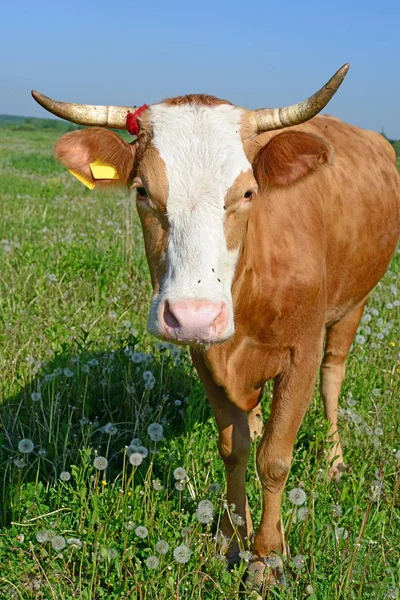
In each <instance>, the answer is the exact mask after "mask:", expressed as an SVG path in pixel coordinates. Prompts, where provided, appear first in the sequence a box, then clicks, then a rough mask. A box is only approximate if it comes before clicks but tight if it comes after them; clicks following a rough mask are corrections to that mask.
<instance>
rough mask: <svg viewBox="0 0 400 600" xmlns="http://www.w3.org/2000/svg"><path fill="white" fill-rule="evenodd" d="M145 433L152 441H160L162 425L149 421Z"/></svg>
mask: <svg viewBox="0 0 400 600" xmlns="http://www.w3.org/2000/svg"><path fill="white" fill-rule="evenodd" d="M147 433H148V434H149V436H150V439H152V440H153V442H160V441H161V440H162V439H163V426H162V425H159V424H158V423H151V425H149V426H148V428H147Z"/></svg>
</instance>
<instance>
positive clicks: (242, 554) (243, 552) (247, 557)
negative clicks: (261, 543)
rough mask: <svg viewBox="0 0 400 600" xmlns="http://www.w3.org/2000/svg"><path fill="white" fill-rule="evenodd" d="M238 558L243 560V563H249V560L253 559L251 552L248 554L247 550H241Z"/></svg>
mask: <svg viewBox="0 0 400 600" xmlns="http://www.w3.org/2000/svg"><path fill="white" fill-rule="evenodd" d="M239 558H241V559H242V560H244V561H245V562H250V561H251V559H252V558H253V555H252V553H251V552H249V551H248V550H241V551H240V552H239Z"/></svg>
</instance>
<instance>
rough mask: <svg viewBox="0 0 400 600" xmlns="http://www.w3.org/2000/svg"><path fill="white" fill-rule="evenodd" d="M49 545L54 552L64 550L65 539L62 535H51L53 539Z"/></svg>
mask: <svg viewBox="0 0 400 600" xmlns="http://www.w3.org/2000/svg"><path fill="white" fill-rule="evenodd" d="M51 545H52V546H53V548H54V550H57V551H60V550H64V548H65V537H64V536H62V535H53V537H52V538H51Z"/></svg>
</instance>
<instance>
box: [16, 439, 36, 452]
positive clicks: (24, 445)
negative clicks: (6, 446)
mask: <svg viewBox="0 0 400 600" xmlns="http://www.w3.org/2000/svg"><path fill="white" fill-rule="evenodd" d="M34 447H35V444H34V443H33V442H32V440H30V439H28V438H24V439H23V440H20V441H19V443H18V450H19V451H20V452H22V454H30V453H31V452H32V451H33V449H34Z"/></svg>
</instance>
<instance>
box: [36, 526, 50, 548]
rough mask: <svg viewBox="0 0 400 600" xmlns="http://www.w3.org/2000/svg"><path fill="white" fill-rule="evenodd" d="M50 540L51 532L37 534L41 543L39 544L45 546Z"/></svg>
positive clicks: (45, 531)
mask: <svg viewBox="0 0 400 600" xmlns="http://www.w3.org/2000/svg"><path fill="white" fill-rule="evenodd" d="M49 539H50V537H49V531H48V530H47V529H43V530H42V531H38V532H37V534H36V540H37V541H38V542H39V544H44V543H45V542H48V541H49Z"/></svg>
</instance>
